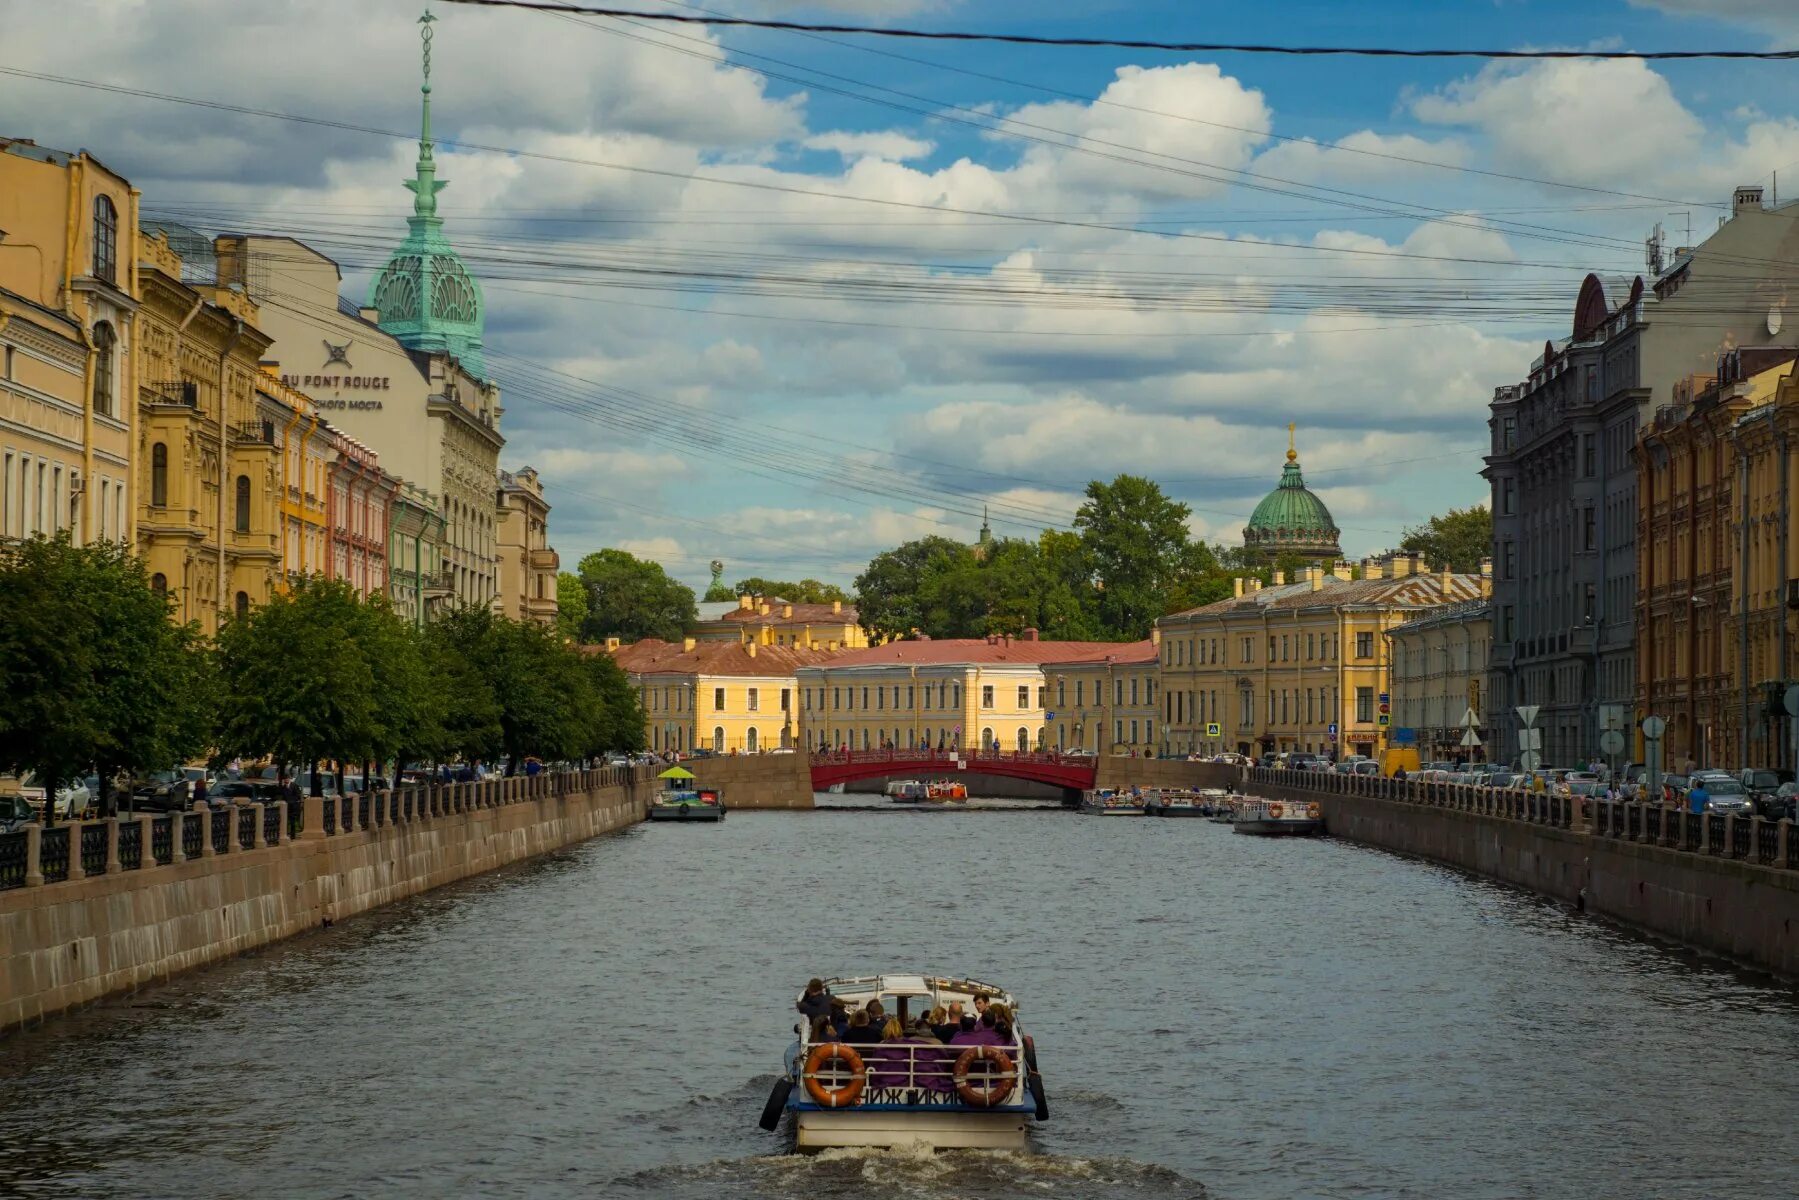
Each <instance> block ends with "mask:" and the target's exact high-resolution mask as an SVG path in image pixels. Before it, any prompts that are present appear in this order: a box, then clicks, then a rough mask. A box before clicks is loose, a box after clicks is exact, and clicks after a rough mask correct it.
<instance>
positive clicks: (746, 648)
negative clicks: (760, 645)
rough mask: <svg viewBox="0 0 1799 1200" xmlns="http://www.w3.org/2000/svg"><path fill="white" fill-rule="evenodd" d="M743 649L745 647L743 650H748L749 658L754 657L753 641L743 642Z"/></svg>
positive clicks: (754, 644) (754, 646) (754, 645)
mask: <svg viewBox="0 0 1799 1200" xmlns="http://www.w3.org/2000/svg"><path fill="white" fill-rule="evenodd" d="M744 649H745V650H748V651H749V652H750V657H751V658H754V657H756V643H754V642H748V643H746V644H745V645H744Z"/></svg>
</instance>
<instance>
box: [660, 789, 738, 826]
mask: <svg viewBox="0 0 1799 1200" xmlns="http://www.w3.org/2000/svg"><path fill="white" fill-rule="evenodd" d="M649 819H650V820H652V821H722V820H724V819H725V801H724V797H723V795H721V794H720V793H719V790H718V789H717V788H691V789H689V788H670V789H668V790H667V791H663V792H657V793H656V797H655V799H653V800H651V801H650V811H649Z"/></svg>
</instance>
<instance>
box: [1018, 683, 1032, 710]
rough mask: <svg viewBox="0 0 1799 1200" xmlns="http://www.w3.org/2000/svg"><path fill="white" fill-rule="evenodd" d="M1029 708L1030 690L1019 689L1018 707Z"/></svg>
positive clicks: (1025, 688) (1026, 688)
mask: <svg viewBox="0 0 1799 1200" xmlns="http://www.w3.org/2000/svg"><path fill="white" fill-rule="evenodd" d="M1030 706H1031V689H1030V688H1028V687H1021V688H1019V689H1018V707H1020V708H1029V707H1030Z"/></svg>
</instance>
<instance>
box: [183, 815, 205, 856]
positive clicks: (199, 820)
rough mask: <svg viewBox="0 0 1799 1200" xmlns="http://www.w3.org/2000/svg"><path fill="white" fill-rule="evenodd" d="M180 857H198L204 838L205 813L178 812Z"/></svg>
mask: <svg viewBox="0 0 1799 1200" xmlns="http://www.w3.org/2000/svg"><path fill="white" fill-rule="evenodd" d="M178 815H179V816H180V817H181V857H183V858H199V857H200V855H201V853H202V847H203V846H204V843H205V838H206V826H205V820H204V819H205V816H206V814H205V813H180V814H178Z"/></svg>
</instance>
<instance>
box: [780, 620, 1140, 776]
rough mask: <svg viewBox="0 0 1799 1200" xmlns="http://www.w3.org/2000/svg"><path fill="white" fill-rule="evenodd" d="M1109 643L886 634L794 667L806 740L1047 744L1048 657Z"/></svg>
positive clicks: (1097, 650)
mask: <svg viewBox="0 0 1799 1200" xmlns="http://www.w3.org/2000/svg"><path fill="white" fill-rule="evenodd" d="M1120 649H1121V647H1120V646H1119V645H1118V644H1117V643H1113V642H1045V641H1040V640H1038V638H1037V633H1036V630H1026V631H1025V636H1024V637H1022V638H1011V637H1002V636H993V637H988V638H984V639H982V638H957V639H944V640H942V641H931V640H919V641H900V642H889V643H887V644H886V645H884V646H870V647H866V648H864V649H861V650H851V651H847V652H844V653H841V654H837V655H834V656H830V657H828V658H827V659H825V660H824V661H822V662H819V663H818V664H816V665H812V666H805V667H801V668H800V669H799V671H798V679H799V686H800V711H801V714H802V717H803V719H804V721H805V726H806V738H807V741H806V744H807V745H808V746H809V747H812V748H838V747H841V748H844V749H850V750H873V749H879V748H881V747H883V746H893V747H899V748H911V747H915V746H924V747H929V748H932V749H951V748H959V747H966V748H975V747H988V748H998V749H1003V750H1034V749H1038V748H1040V747H1044V746H1046V745H1047V744H1048V743H1047V741H1046V740H1045V739H1046V734H1045V718H1044V713H1045V712H1046V711H1051V709H1050V707H1049V706H1048V704H1047V701H1048V699H1049V695H1048V688H1047V684H1046V680H1045V664H1047V663H1059V664H1071V663H1075V662H1078V661H1080V660H1083V659H1091V660H1094V661H1103V660H1104V658H1105V656H1106V655H1108V654H1115V653H1118V652H1119V651H1120Z"/></svg>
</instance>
